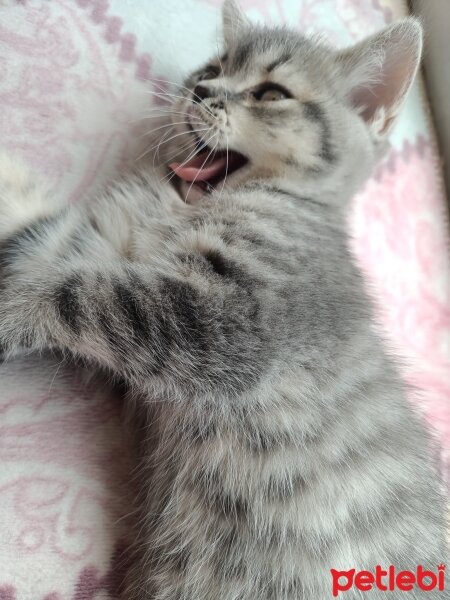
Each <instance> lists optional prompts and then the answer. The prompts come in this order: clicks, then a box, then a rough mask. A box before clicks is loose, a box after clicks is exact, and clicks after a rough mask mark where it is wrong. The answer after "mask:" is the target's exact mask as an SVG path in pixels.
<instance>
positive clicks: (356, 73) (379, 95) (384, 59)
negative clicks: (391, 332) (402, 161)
mask: <svg viewBox="0 0 450 600" xmlns="http://www.w3.org/2000/svg"><path fill="white" fill-rule="evenodd" d="M421 54H422V27H421V25H420V23H419V22H418V21H417V20H416V19H413V18H408V19H404V20H403V21H400V22H398V23H394V24H393V25H391V26H390V27H387V28H386V29H383V30H382V31H381V32H379V33H377V34H375V35H374V36H372V37H370V38H368V39H366V40H364V41H362V42H360V43H359V44H356V46H353V47H351V48H349V49H347V50H344V51H343V52H340V53H339V54H338V56H337V59H338V63H339V64H340V66H341V68H342V71H343V75H344V93H345V94H346V95H347V97H348V98H349V100H350V102H351V103H352V105H353V106H354V107H355V108H356V109H357V110H358V111H359V113H360V115H361V117H362V118H363V119H364V120H365V121H366V123H367V124H368V126H369V129H370V130H371V133H372V134H373V136H374V137H375V138H376V139H381V138H384V137H385V136H386V135H387V134H388V133H389V132H390V130H391V128H392V125H393V124H394V122H395V120H396V118H397V116H398V114H399V112H400V109H401V107H402V105H403V102H404V100H405V98H406V96H407V95H408V92H409V89H410V87H411V84H412V83H413V81H414V77H415V75H416V73H417V69H418V67H419V63H420V58H421Z"/></svg>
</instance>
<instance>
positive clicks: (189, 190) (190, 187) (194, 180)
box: [186, 141, 219, 198]
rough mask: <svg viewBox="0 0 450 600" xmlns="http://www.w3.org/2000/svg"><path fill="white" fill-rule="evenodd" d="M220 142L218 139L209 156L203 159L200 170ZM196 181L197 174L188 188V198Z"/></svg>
mask: <svg viewBox="0 0 450 600" xmlns="http://www.w3.org/2000/svg"><path fill="white" fill-rule="evenodd" d="M218 143H219V142H218V141H216V144H215V146H214V148H213V149H212V150H211V151H210V152H209V154H208V156H207V157H206V158H205V160H204V161H203V163H202V166H201V167H200V169H199V170H200V171H201V170H202V169H203V167H204V166H205V165H206V163H207V162H208V159H209V157H210V156H211V154H213V152H215V150H216V148H217V145H218ZM196 181H197V176H195V177H194V179H193V180H192V181H191V185H190V186H189V189H188V191H187V194H186V198H188V197H189V194H190V192H191V189H192V186H193V185H194V183H195V182H196Z"/></svg>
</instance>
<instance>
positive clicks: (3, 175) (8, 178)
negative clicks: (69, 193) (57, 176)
mask: <svg viewBox="0 0 450 600" xmlns="http://www.w3.org/2000/svg"><path fill="white" fill-rule="evenodd" d="M57 204H58V203H57V201H56V198H55V197H54V195H53V194H52V193H51V190H50V186H49V185H48V184H47V183H46V182H44V181H42V180H41V179H40V178H39V176H38V175H36V174H35V173H33V171H32V170H31V169H29V168H28V167H27V166H26V165H24V164H23V163H22V162H21V161H20V159H17V158H15V157H12V156H10V155H9V154H7V153H5V152H0V239H2V238H5V237H8V236H9V235H11V234H12V233H14V232H15V231H17V230H18V229H21V228H22V227H25V226H27V225H28V224H29V223H32V222H33V221H36V220H37V219H40V218H42V217H47V216H50V215H51V214H53V213H54V212H55V210H56V209H57V208H59V207H57Z"/></svg>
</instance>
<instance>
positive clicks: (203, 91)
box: [194, 85, 215, 101]
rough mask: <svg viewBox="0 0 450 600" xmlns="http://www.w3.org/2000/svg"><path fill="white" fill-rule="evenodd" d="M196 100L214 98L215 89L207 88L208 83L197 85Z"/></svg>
mask: <svg viewBox="0 0 450 600" xmlns="http://www.w3.org/2000/svg"><path fill="white" fill-rule="evenodd" d="M194 95H195V100H199V101H202V100H206V98H213V97H214V95H215V94H214V91H213V90H211V89H209V88H207V87H206V85H196V86H195V88H194Z"/></svg>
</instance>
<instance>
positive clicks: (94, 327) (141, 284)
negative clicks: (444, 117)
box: [0, 4, 447, 600]
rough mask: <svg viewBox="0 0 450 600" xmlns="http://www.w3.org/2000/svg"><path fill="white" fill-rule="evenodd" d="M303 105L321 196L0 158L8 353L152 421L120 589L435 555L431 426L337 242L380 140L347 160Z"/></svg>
mask: <svg viewBox="0 0 450 600" xmlns="http://www.w3.org/2000/svg"><path fill="white" fill-rule="evenodd" d="M229 6H230V4H229V5H228V10H230V8H229ZM233 18H234V22H236V18H235V17H233ZM245 26H247V25H245ZM234 34H236V31H234ZM258 35H259V34H258ZM265 35H268V34H267V32H266V34H265ZM275 39H276V40H277V43H278V40H279V39H280V38H279V33H277V34H276V35H275ZM252 48H253V46H251V45H250V47H249V48H248V49H246V47H243V48H242V49H241V50H240V54H239V53H238V54H236V53H235V54H234V55H233V53H231V55H230V56H231V57H232V58H231V60H234V64H235V66H236V63H239V64H238V66H237V67H236V68H242V69H243V68H244V67H245V66H247V67H248V62H249V61H250V60H251V55H252ZM244 50H245V51H244ZM225 58H226V57H224V59H225ZM288 61H289V56H286V53H285V54H283V55H281V56H279V57H278V58H277V57H276V56H272V59H271V62H269V63H268V65H269V67H270V69H269V70H270V72H273V71H276V70H277V69H278V68H283V67H284V66H286V63H287V62H288ZM308 102H309V103H307V104H303V105H302V108H301V110H302V111H304V113H306V116H307V118H308V119H310V120H311V121H312V122H313V124H314V127H315V126H316V125H317V124H318V125H319V128H318V132H319V137H318V138H317V139H318V140H319V146H320V148H321V151H320V154H321V156H320V157H319V158H320V161H321V162H320V168H321V170H323V173H324V175H323V177H322V178H320V179H318V177H317V173H315V174H306V175H305V174H304V173H303V175H304V176H305V177H306V180H308V177H309V176H311V178H313V177H315V178H316V185H315V189H314V186H313V185H312V184H311V182H310V183H307V184H306V185H305V186H304V187H302V186H299V185H298V181H297V180H296V179H295V178H292V179H289V178H288V177H281V176H280V174H279V173H278V175H277V176H272V177H266V178H263V177H258V176H257V175H256V174H255V173H256V171H255V172H251V173H250V174H247V175H246V177H245V181H244V180H243V181H240V182H239V183H236V182H237V180H234V181H235V183H234V184H233V182H231V183H230V184H229V185H228V184H227V185H226V186H225V187H224V190H223V191H222V193H213V194H211V195H210V196H209V197H208V196H205V197H204V198H203V199H202V201H201V202H200V203H199V204H197V205H189V204H185V203H184V202H182V201H181V200H180V198H179V197H178V195H177V194H176V193H175V192H174V190H173V189H172V188H170V187H168V186H165V185H164V184H162V183H161V182H160V177H159V176H158V175H159V174H156V173H152V172H151V171H150V170H149V169H148V168H147V167H142V168H140V169H139V170H137V171H136V172H135V173H134V174H130V175H129V176H127V177H126V178H125V179H124V180H122V181H119V182H117V183H116V184H114V185H113V186H112V187H111V188H110V189H108V190H106V191H105V193H104V194H103V195H102V196H100V197H99V198H98V199H97V200H95V201H94V202H92V203H91V204H89V205H81V206H72V207H70V208H64V207H59V206H58V202H57V199H55V198H54V197H53V196H52V195H51V194H50V192H48V191H47V188H45V187H41V186H40V184H39V182H38V181H37V179H36V178H35V177H34V176H33V175H32V174H29V173H27V171H26V170H25V169H23V168H21V167H20V166H19V165H18V164H17V163H16V162H15V161H12V160H11V159H9V158H7V157H5V156H3V157H2V158H1V159H0V217H3V220H2V221H1V223H2V224H1V225H0V299H1V301H0V341H1V346H2V348H3V350H4V351H5V352H6V355H7V356H13V355H14V354H15V353H17V352H21V351H23V350H24V349H26V351H30V350H32V351H35V350H41V349H44V348H55V349H58V350H59V351H61V352H63V353H64V354H65V355H66V356H67V357H69V358H70V357H76V358H81V359H83V361H86V362H88V363H90V364H93V365H98V366H99V367H101V368H103V369H107V370H109V371H110V372H111V373H112V374H114V375H116V376H118V377H119V378H120V379H121V380H124V381H125V382H126V383H127V386H128V388H129V403H130V407H133V410H137V411H138V413H139V415H140V417H141V418H143V419H144V422H145V423H146V426H147V427H148V435H147V436H146V438H145V440H144V441H143V446H142V450H143V455H142V461H141V464H140V469H139V488H140V489H139V494H138V497H137V501H136V515H137V517H138V518H137V529H136V542H135V548H134V554H133V558H134V560H133V567H132V569H131V572H130V575H129V579H128V581H127V586H126V590H125V591H124V596H123V598H124V599H126V600H144V599H145V600H150V599H152V600H218V599H220V600H255V599H256V598H258V599H261V600H326V599H328V598H330V597H331V576H330V572H329V570H330V569H331V568H335V569H342V570H348V569H350V568H355V569H358V570H361V569H373V567H374V566H375V565H376V564H381V565H384V566H388V565H390V564H393V565H395V566H396V568H397V569H402V568H404V569H411V570H413V569H414V568H415V566H416V565H418V564H422V565H425V566H428V567H430V568H432V569H435V568H436V566H437V564H439V563H441V562H445V559H446V552H447V551H446V548H445V545H444V544H445V542H444V519H443V499H442V496H441V493H440V490H439V483H438V481H437V477H436V474H435V473H434V470H433V467H432V465H430V461H429V459H428V454H427V444H428V443H429V440H428V438H427V435H426V433H425V432H424V430H423V427H422V426H421V425H420V423H419V421H418V419H417V418H416V417H415V416H414V415H413V414H412V412H411V410H410V408H409V407H408V405H407V403H406V400H405V390H404V387H403V384H402V383H401V381H400V379H399V376H398V375H397V372H396V368H395V364H394V362H393V360H392V359H391V358H390V357H389V356H388V354H387V353H386V352H385V350H384V348H383V345H382V343H381V342H380V340H379V338H378V336H377V334H376V333H375V331H374V328H373V325H372V316H371V309H370V303H369V302H368V299H367V296H366V294H365V292H364V289H363V284H362V281H361V277H360V274H359V272H358V270H357V269H356V267H355V266H354V264H353V262H352V259H351V256H350V254H349V251H348V249H347V240H346V233H345V221H344V219H343V217H342V212H343V211H342V208H341V207H342V206H343V205H344V204H345V203H346V202H347V200H348V198H349V197H350V196H351V194H352V193H353V192H354V191H355V189H356V188H357V186H358V185H359V183H360V182H361V181H362V180H363V179H364V177H365V176H366V173H367V171H368V169H369V167H370V166H371V165H373V162H374V160H375V155H376V151H375V150H374V148H373V147H371V146H370V141H369V134H367V136H366V138H364V139H365V144H366V146H367V151H365V152H363V153H362V154H361V157H360V162H359V166H360V169H357V168H355V167H356V166H357V165H355V162H354V156H351V155H350V156H349V155H348V153H347V152H344V150H345V149H349V148H351V147H352V144H353V142H354V140H353V139H349V141H348V146H347V147H346V148H342V147H341V146H339V145H338V144H336V140H335V139H334V138H333V135H334V132H335V131H336V129H335V127H334V124H333V120H332V119H331V118H330V115H329V112H328V111H329V108H327V109H324V108H323V107H322V105H319V104H314V103H313V102H314V101H313V100H312V99H311V100H309V101H308ZM346 110H347V112H348V113H349V114H350V109H348V108H347V109H346ZM349 119H350V117H349ZM360 121H361V119H360V117H358V115H357V114H356V113H355V114H354V120H353V121H352V123H354V124H355V123H357V122H358V124H356V125H355V131H356V134H357V133H358V132H360V131H361V128H362V127H363V126H364V125H362V124H361V123H360ZM356 134H355V135H356ZM356 145H357V146H358V144H356ZM358 148H359V146H358ZM314 152H315V151H314ZM305 160H306V161H307V158H305ZM335 169H338V171H339V173H340V176H339V177H341V179H339V177H338V178H337V179H335V185H334V186H331V183H330V182H331V175H329V173H331V172H335V171H333V170H335ZM354 171H357V173H356V175H355V177H354V178H353V179H352V178H350V177H349V174H350V173H353V172H354ZM346 173H347V176H346V177H344V175H345V174H346ZM327 178H328V179H327ZM321 181H322V182H324V183H323V186H321V184H320V182H321ZM344 181H345V186H344ZM36 198H38V199H39V201H38V202H37V201H36ZM43 206H46V207H47V209H46V210H43V208H42V207H43ZM5 224H7V226H6V225H5ZM367 596H369V597H370V598H373V599H374V600H375V599H378V598H383V597H384V596H383V594H381V595H380V594H379V593H377V591H373V592H369V593H367ZM422 596H423V597H424V598H425V597H426V598H428V600H433V599H434V598H436V600H437V598H441V597H444V596H442V595H439V594H438V595H436V594H433V593H427V594H426V595H425V594H423V595H422ZM422 596H421V595H420V594H416V595H411V598H419V597H420V598H421V597H422ZM346 597H347V598H349V599H356V598H357V597H359V596H358V595H356V592H348V593H347V594H346ZM390 597H391V598H403V595H402V592H398V593H392V594H391V595H390Z"/></svg>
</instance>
